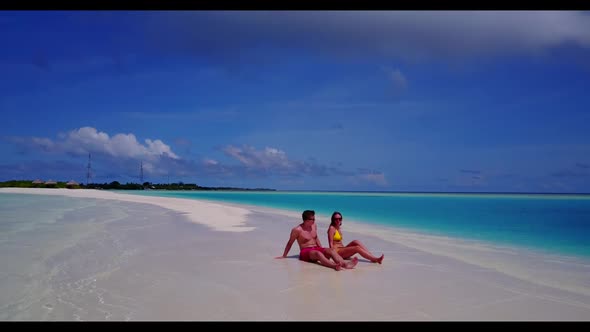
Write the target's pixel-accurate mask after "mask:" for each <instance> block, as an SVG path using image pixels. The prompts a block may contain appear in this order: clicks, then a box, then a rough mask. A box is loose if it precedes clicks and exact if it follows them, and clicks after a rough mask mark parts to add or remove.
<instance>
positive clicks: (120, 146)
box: [46, 127, 179, 159]
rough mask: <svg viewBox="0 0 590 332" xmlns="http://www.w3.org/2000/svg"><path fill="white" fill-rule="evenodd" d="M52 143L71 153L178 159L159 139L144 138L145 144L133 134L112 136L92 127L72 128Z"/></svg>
mask: <svg viewBox="0 0 590 332" xmlns="http://www.w3.org/2000/svg"><path fill="white" fill-rule="evenodd" d="M46 140H48V139H46ZM53 144H54V147H55V148H59V149H60V150H62V151H63V152H66V153H73V154H84V153H89V152H95V153H103V154H106V155H109V156H112V157H121V158H133V159H140V158H154V157H156V158H157V157H160V156H167V157H169V158H172V159H179V157H178V156H177V155H176V154H175V153H174V152H172V150H171V149H170V147H169V146H168V145H166V144H164V142H162V141H161V140H151V139H146V140H145V145H142V144H141V143H139V142H138V141H137V139H136V138H135V135H133V134H115V135H114V136H113V137H109V135H108V134H107V133H104V132H99V131H97V130H96V129H95V128H92V127H82V128H80V129H78V130H72V131H70V132H69V133H68V134H67V135H66V136H65V137H64V138H63V139H62V140H61V141H56V142H54V143H53Z"/></svg>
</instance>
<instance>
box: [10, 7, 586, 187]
mask: <svg viewBox="0 0 590 332" xmlns="http://www.w3.org/2000/svg"><path fill="white" fill-rule="evenodd" d="M0 43H1V44H0V73H1V76H2V79H0V110H1V112H0V120H1V123H2V134H1V136H0V138H1V140H0V154H1V155H2V158H1V159H0V180H1V181H6V180H12V179H37V178H40V179H44V180H47V179H55V180H63V181H68V180H70V179H73V180H76V181H79V182H83V183H85V182H86V166H87V163H88V154H89V153H90V154H91V155H92V178H91V182H99V183H104V182H111V181H115V180H116V181H119V182H122V183H125V182H139V176H140V165H141V164H142V163H143V176H144V181H149V182H154V183H166V182H178V181H182V182H185V183H197V184H199V185H201V186H233V187H248V188H255V187H264V188H274V189H279V190H363V191H365V190H369V191H372V190H376V191H461V192H478V191H484V192H496V191H500V192H569V193H588V192H590V13H588V12H572V11H531V12H529V11H500V12H494V11H489V12H488V11H481V12H471V11H457V12H453V11H440V12H439V11H435V12H429V11H417V12H413V11H399V12H397V11H317V12H314V11H293V12H291V11H280V12H269V11H242V12H240V11H167V12H157V11H136V12H125V11H113V12H110V11H100V12H92V11H83V12H77V11H67V12H59V11H47V12H45V11H44V12H35V11H23V12H11V11H3V12H0Z"/></svg>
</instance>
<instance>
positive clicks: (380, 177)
mask: <svg viewBox="0 0 590 332" xmlns="http://www.w3.org/2000/svg"><path fill="white" fill-rule="evenodd" d="M356 177H357V178H358V179H361V180H363V181H366V182H369V183H372V184H376V185H378V186H387V185H388V182H387V179H385V174H384V173H381V172H374V173H368V174H359V175H357V176H356Z"/></svg>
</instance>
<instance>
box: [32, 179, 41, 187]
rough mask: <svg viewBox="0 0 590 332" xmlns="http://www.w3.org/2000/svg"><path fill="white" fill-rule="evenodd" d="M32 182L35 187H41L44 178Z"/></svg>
mask: <svg viewBox="0 0 590 332" xmlns="http://www.w3.org/2000/svg"><path fill="white" fill-rule="evenodd" d="M32 184H33V187H41V185H42V184H43V180H41V179H37V180H35V181H33V182H32Z"/></svg>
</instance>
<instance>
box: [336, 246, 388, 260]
mask: <svg viewBox="0 0 590 332" xmlns="http://www.w3.org/2000/svg"><path fill="white" fill-rule="evenodd" d="M338 254H339V255H340V256H341V257H342V258H348V257H351V256H352V255H354V254H359V255H361V256H363V257H364V258H366V259H368V260H370V261H371V262H373V263H379V264H381V262H382V261H383V257H384V255H381V257H376V256H374V255H372V254H371V253H370V252H369V251H368V250H365V249H363V248H362V247H360V246H351V247H348V246H347V247H344V248H340V249H339V250H338Z"/></svg>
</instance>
